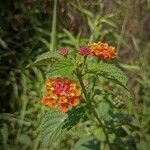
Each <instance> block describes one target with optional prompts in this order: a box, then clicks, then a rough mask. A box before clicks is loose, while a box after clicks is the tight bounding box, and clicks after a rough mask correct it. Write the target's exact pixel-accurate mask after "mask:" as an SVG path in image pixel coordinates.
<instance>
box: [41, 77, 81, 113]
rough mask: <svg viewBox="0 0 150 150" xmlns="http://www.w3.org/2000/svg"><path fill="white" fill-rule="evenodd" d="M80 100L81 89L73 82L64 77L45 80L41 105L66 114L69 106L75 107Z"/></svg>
mask: <svg viewBox="0 0 150 150" xmlns="http://www.w3.org/2000/svg"><path fill="white" fill-rule="evenodd" d="M81 98H82V97H81V89H80V87H79V86H77V84H76V82H75V81H72V80H69V79H68V78H66V77H64V78H60V77H57V78H55V79H51V78H48V79H47V80H46V91H45V94H44V97H43V99H42V103H43V104H45V105H47V106H49V107H51V108H58V109H59V110H60V111H62V112H66V111H68V109H69V107H70V106H76V105H77V104H78V103H79V100H80V99H81Z"/></svg>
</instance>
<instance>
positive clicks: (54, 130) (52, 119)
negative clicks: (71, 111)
mask: <svg viewBox="0 0 150 150" xmlns="http://www.w3.org/2000/svg"><path fill="white" fill-rule="evenodd" d="M66 118H67V114H65V113H62V112H59V111H57V110H53V109H51V110H49V111H48V112H47V113H46V114H45V116H44V118H43V120H42V130H41V139H42V140H43V142H44V143H46V144H48V143H51V142H53V141H55V140H57V139H58V138H60V136H61V134H62V132H63V129H62V126H63V125H64V120H65V119H66Z"/></svg>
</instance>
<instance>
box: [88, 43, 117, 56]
mask: <svg viewBox="0 0 150 150" xmlns="http://www.w3.org/2000/svg"><path fill="white" fill-rule="evenodd" d="M88 47H89V49H90V50H91V53H92V54H93V55H95V56H97V57H100V58H103V59H113V58H115V57H116V55H117V53H116V51H115V47H113V46H109V45H108V44H107V43H102V42H98V43H92V44H89V45H88Z"/></svg>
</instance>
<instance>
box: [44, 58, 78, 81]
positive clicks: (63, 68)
mask: <svg viewBox="0 0 150 150" xmlns="http://www.w3.org/2000/svg"><path fill="white" fill-rule="evenodd" d="M75 68H76V66H75V63H74V61H73V60H71V59H67V58H59V59H58V60H57V62H56V63H55V64H54V65H52V66H50V68H49V70H48V72H47V74H48V75H50V76H58V75H60V76H65V77H71V78H73V71H74V70H75Z"/></svg>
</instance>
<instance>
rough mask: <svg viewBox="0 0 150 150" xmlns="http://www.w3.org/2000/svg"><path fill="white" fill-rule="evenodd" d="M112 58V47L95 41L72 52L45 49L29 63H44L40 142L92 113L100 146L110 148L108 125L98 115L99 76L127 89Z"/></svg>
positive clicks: (122, 73) (113, 55) (66, 49)
mask: <svg viewBox="0 0 150 150" xmlns="http://www.w3.org/2000/svg"><path fill="white" fill-rule="evenodd" d="M116 57H117V51H116V49H115V47H113V46H110V45H108V44H107V43H103V42H97V43H89V44H87V45H82V46H81V47H80V48H79V49H75V50H74V51H70V50H69V48H64V47H63V48H60V50H58V51H50V52H46V53H44V54H42V55H40V56H39V57H38V58H37V59H36V60H35V62H33V63H32V64H30V65H29V66H34V65H47V71H46V74H47V77H46V81H45V90H44V93H43V97H42V100H41V105H45V106H46V107H47V112H46V114H45V116H44V117H43V120H42V125H41V127H42V129H41V130H42V139H43V140H44V141H47V142H48V143H49V142H50V141H52V140H56V139H58V138H59V137H61V135H63V133H65V132H66V131H67V130H70V129H71V128H72V127H73V126H75V125H76V124H77V123H79V122H80V121H81V120H82V121H83V120H88V119H89V120H91V117H89V116H92V118H93V120H92V122H93V121H95V122H96V123H97V124H98V126H99V128H101V129H102V131H103V133H104V135H105V138H104V141H103V143H104V147H107V149H111V146H112V144H111V141H110V138H109V128H108V126H107V125H106V122H105V120H104V119H102V118H101V115H100V114H99V110H98V108H97V105H98V103H99V100H98V98H97V96H99V95H100V94H101V93H102V90H101V89H102V88H101V87H102V86H103V85H101V83H100V82H99V77H102V78H105V79H107V80H108V82H114V83H115V84H117V85H119V86H121V87H123V88H124V89H127V88H126V83H127V80H128V79H127V76H126V75H125V73H124V72H123V71H122V70H121V69H120V68H118V67H117V65H116V64H117V59H116ZM98 85H99V86H98ZM110 92H111V91H110ZM116 97H117V96H116Z"/></svg>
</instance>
